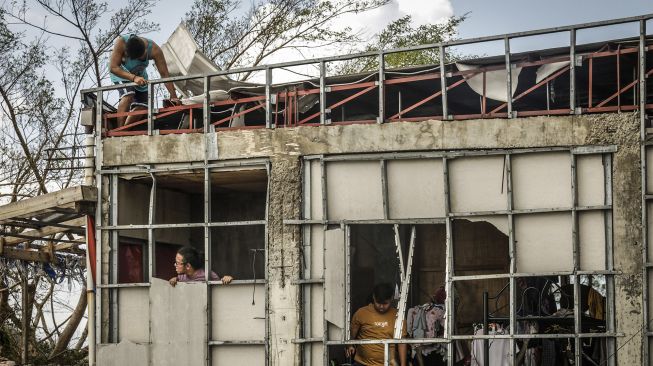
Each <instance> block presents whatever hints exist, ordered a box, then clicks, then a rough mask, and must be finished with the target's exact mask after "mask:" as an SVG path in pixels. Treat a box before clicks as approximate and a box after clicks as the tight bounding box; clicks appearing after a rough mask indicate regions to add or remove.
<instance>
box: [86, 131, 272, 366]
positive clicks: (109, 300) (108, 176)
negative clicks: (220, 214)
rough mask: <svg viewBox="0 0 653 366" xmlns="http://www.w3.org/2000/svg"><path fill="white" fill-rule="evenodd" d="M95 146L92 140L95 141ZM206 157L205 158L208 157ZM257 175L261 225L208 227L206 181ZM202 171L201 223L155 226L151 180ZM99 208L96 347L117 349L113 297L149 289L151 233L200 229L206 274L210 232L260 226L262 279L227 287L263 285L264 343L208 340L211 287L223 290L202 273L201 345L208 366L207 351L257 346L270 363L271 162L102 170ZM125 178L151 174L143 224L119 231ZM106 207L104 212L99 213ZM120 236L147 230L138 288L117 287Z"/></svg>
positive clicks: (153, 245)
mask: <svg viewBox="0 0 653 366" xmlns="http://www.w3.org/2000/svg"><path fill="white" fill-rule="evenodd" d="M96 142H97V138H96ZM207 154H208V152H207ZM98 155H99V156H98V157H96V162H100V161H101V160H100V159H101V156H102V155H101V149H99V151H98ZM244 168H246V169H260V170H264V171H265V173H266V194H265V217H264V218H262V219H260V220H252V221H235V222H234V221H212V220H211V217H210V215H211V211H210V209H211V177H210V175H211V174H212V173H215V172H219V171H236V170H242V169H244ZM198 169H199V170H203V172H204V173H203V174H204V182H203V185H204V192H203V197H204V203H203V213H204V220H203V222H201V223H175V224H156V223H155V222H154V213H155V212H156V200H155V197H156V180H155V176H156V175H157V174H166V173H171V172H176V173H179V172H184V171H190V170H194V171H196V170H198ZM97 174H98V182H101V183H100V184H98V191H99V192H98V205H97V213H96V217H101V218H104V222H106V223H107V225H98V226H96V235H97V241H98V243H102V246H103V247H106V246H109V248H110V250H109V253H108V255H109V258H107V259H105V258H103V254H104V255H106V254H105V253H102V251H101V250H99V251H98V254H97V258H96V264H97V266H98V267H97V268H103V267H102V264H103V261H105V260H107V261H108V268H109V270H108V272H106V271H98V273H97V278H96V284H97V285H96V287H97V288H98V290H97V291H96V334H98V335H99V338H98V339H99V340H101V341H100V342H97V343H99V344H100V343H118V342H119V329H118V324H119V319H118V316H119V311H118V309H119V306H118V301H119V298H118V293H119V291H120V290H121V289H124V288H149V287H150V286H151V282H152V278H153V274H154V263H153V262H154V254H153V253H154V251H155V248H156V238H155V236H154V232H155V230H157V229H175V228H191V227H194V228H197V227H201V228H203V229H204V240H203V241H204V253H205V258H204V266H205V268H211V228H213V227H219V226H223V227H224V226H242V225H250V226H251V225H261V226H263V227H264V228H265V229H264V248H263V252H264V254H263V258H264V263H265V269H264V276H262V277H263V278H261V279H256V280H238V279H235V280H233V281H232V282H231V283H230V284H229V286H248V285H257V284H263V285H264V292H265V295H264V298H265V306H264V307H265V309H266V311H265V319H264V322H265V325H264V338H263V339H260V340H255V341H252V340H248V341H239V340H216V339H213V338H212V334H211V333H212V327H211V312H212V306H211V291H212V289H213V288H214V287H215V286H222V285H223V283H222V281H212V280H210V277H209V276H210V273H211V271H206V279H205V281H206V284H207V291H208V293H207V307H206V308H207V314H206V316H207V329H206V333H207V343H206V352H207V355H208V356H207V357H208V364H211V362H212V361H211V357H212V349H213V348H214V347H219V346H222V345H237V346H262V347H264V353H265V364H266V365H267V364H268V363H269V338H270V337H269V326H268V324H269V319H268V311H267V309H268V308H269V298H268V293H269V291H268V263H267V253H268V222H269V221H268V219H269V217H268V205H269V195H270V193H269V188H270V187H269V182H270V162H269V160H267V159H247V160H233V161H225V162H210V161H208V160H205V161H204V162H203V163H201V162H200V163H174V164H161V165H149V166H143V165H137V166H121V167H113V168H107V169H105V170H98V171H97ZM128 174H150V176H151V177H152V179H153V180H154V181H153V184H152V186H151V187H150V199H149V207H148V223H147V224H139V225H128V224H123V225H118V204H119V202H118V181H119V179H120V177H121V176H123V175H128ZM103 190H105V191H106V192H107V193H106V196H107V197H106V198H108V202H107V203H108V205H106V206H103V205H102V203H104V199H105V198H104V197H103V196H102V194H101V193H102V191H103ZM104 207H106V210H105V209H104ZM121 230H147V232H148V235H147V237H148V239H147V240H146V245H147V253H145V255H146V256H147V258H146V263H147V268H144V272H146V273H147V276H146V281H144V282H143V283H117V282H118V281H117V278H118V277H117V276H118V275H117V272H118V250H114V247H115V245H117V243H118V239H119V234H118V233H119V231H121ZM103 309H104V310H105V313H108V314H109V322H108V323H104V324H103V323H102V314H103V313H102V311H103Z"/></svg>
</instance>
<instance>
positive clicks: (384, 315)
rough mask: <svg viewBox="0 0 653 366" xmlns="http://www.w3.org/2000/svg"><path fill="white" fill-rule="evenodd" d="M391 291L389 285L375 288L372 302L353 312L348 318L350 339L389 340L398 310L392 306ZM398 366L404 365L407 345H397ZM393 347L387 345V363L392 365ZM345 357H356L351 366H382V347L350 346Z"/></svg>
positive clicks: (367, 345)
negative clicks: (349, 320) (349, 319)
mask: <svg viewBox="0 0 653 366" xmlns="http://www.w3.org/2000/svg"><path fill="white" fill-rule="evenodd" d="M393 295H394V289H393V288H392V286H391V285H390V284H388V283H381V284H378V285H376V286H374V290H373V292H372V303H370V304H368V305H367V306H364V307H362V308H360V309H358V310H357V311H356V313H354V316H353V317H352V319H351V339H392V338H393V336H394V329H395V320H396V319H397V309H395V308H394V307H392V305H391V302H392V296H393ZM405 336H406V323H405V322H404V325H403V329H402V337H405ZM397 348H398V349H399V364H400V365H401V366H406V355H407V346H406V344H399V346H398V347H397ZM394 349H395V346H394V345H392V346H390V352H389V357H390V363H391V364H392V365H395V364H396V363H395V362H394ZM345 353H346V355H347V357H350V356H352V355H355V357H354V365H357V366H360V365H364V366H383V357H384V356H383V345H382V344H360V345H358V346H357V347H353V346H350V347H348V348H347V349H346V350H345Z"/></svg>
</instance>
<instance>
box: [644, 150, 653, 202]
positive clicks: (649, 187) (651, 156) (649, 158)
mask: <svg viewBox="0 0 653 366" xmlns="http://www.w3.org/2000/svg"><path fill="white" fill-rule="evenodd" d="M646 162H647V165H646V193H648V194H652V193H653V147H650V146H648V147H647V148H646Z"/></svg>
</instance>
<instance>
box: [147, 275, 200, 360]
mask: <svg viewBox="0 0 653 366" xmlns="http://www.w3.org/2000/svg"><path fill="white" fill-rule="evenodd" d="M206 286H207V285H206V283H202V282H192V283H178V284H177V286H175V287H172V286H170V284H169V283H168V281H165V280H159V279H157V278H153V279H152V284H151V286H150V314H151V316H150V329H151V342H152V353H151V357H152V364H153V365H156V366H165V365H202V364H204V362H205V360H206V356H207V354H206V351H207V349H206V344H207V339H206V306H207V305H206V304H207V301H206V300H207V288H206Z"/></svg>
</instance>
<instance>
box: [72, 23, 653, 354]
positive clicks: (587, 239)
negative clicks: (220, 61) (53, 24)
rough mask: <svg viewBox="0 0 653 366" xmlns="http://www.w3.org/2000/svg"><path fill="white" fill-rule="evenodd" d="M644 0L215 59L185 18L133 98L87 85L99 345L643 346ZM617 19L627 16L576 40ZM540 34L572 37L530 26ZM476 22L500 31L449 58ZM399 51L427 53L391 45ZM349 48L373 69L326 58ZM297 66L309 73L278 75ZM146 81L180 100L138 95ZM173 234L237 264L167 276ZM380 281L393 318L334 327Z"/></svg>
mask: <svg viewBox="0 0 653 366" xmlns="http://www.w3.org/2000/svg"><path fill="white" fill-rule="evenodd" d="M651 19H653V14H649V15H645V16H639V17H633V18H627V19H617V20H611V21H605V22H597V23H588V24H580V25H573V26H567V27H559V28H554V29H543V30H538V31H529V32H522V33H514V34H507V35H500V36H490V37H484V38H482V39H473V40H460V41H453V42H448V43H443V44H436V45H425V46H419V47H414V48H410V49H400V50H385V51H381V52H371V53H366V54H358V55H347V56H342V57H335V56H334V57H329V58H323V59H316V60H303V61H297V62H287V63H283V64H274V65H266V66H261V67H257V68H251V69H239V70H225V71H221V70H218V69H217V67H215V65H214V64H213V63H211V62H210V61H209V60H208V59H207V58H206V57H204V56H203V55H202V54H201V52H199V51H198V49H197V46H196V45H195V43H194V41H193V40H192V38H189V35H188V32H187V31H186V30H185V28H183V27H180V28H179V29H178V30H177V31H176V32H175V33H174V34H173V36H172V37H171V38H170V40H169V41H168V42H167V43H166V44H165V45H162V49H163V50H164V52H165V53H166V59H167V60H168V63H169V69H170V70H171V73H172V74H173V75H176V76H173V77H171V78H169V79H161V80H154V81H152V82H151V83H150V84H149V88H150V93H149V95H150V99H149V105H148V110H147V111H137V112H128V113H127V114H130V115H134V116H140V118H139V119H140V120H139V121H136V122H133V123H130V124H127V125H125V126H117V124H116V123H115V120H116V118H117V117H121V114H119V113H116V110H115V109H114V108H113V107H112V105H111V104H110V103H107V102H106V100H107V98H109V96H110V95H111V94H112V93H116V92H115V89H116V88H118V87H119V86H109V87H103V88H97V89H89V90H86V91H84V93H83V99H84V102H85V103H86V109H85V111H84V114H83V115H84V118H83V123H84V124H86V125H87V126H88V127H89V131H91V130H92V131H93V144H94V146H95V170H94V173H95V177H96V187H97V193H98V196H97V197H98V198H97V200H98V201H97V208H96V213H95V220H96V221H95V222H96V224H95V228H96V230H95V233H94V234H95V235H94V238H93V240H94V242H95V243H96V245H97V254H96V256H95V258H93V260H94V265H95V267H96V268H97V271H96V273H95V283H96V293H95V300H96V301H95V320H96V322H95V331H96V332H95V333H96V342H95V344H96V345H97V349H96V352H97V353H96V354H97V364H99V365H169V364H170V365H171V364H186V365H231V364H236V363H238V364H243V365H269V366H286V365H314V366H317V365H321V366H326V365H341V364H345V363H347V362H350V361H351V360H348V359H347V358H346V357H345V355H344V349H345V347H346V346H348V345H357V344H364V343H366V344H379V345H381V347H383V348H384V352H385V354H386V364H391V362H390V358H391V357H392V353H391V352H390V349H391V347H390V345H392V344H396V343H408V344H409V345H410V348H411V349H412V352H411V356H412V357H414V359H415V361H414V362H415V363H414V364H415V365H442V364H446V365H462V364H466V362H470V363H471V364H472V365H487V364H488V362H486V361H487V360H488V358H489V359H490V360H496V359H503V360H506V361H505V362H506V363H504V364H515V365H522V364H529V365H532V364H537V365H552V364H556V365H563V364H568V365H573V364H575V365H599V364H602V365H636V364H648V363H649V354H651V352H650V346H651V345H653V342H652V341H653V340H652V339H651V336H652V335H653V326H652V325H651V324H650V322H649V318H650V315H649V312H650V311H649V310H650V306H651V305H650V303H651V302H650V301H649V297H648V294H649V291H650V288H651V285H653V283H652V281H653V273H652V272H651V270H650V269H651V268H652V267H653V264H652V263H653V259H652V257H651V255H652V254H651V253H650V251H649V250H648V242H649V238H651V235H653V233H652V232H651V230H649V227H651V229H653V223H651V220H653V212H651V210H653V205H651V201H650V199H651V197H653V168H652V167H649V166H648V164H647V162H648V161H649V158H653V148H651V147H649V132H650V128H651V126H650V117H649V114H650V113H651V110H653V83H651V82H650V80H651V74H652V73H653V36H651V34H653V32H652V30H653V23H652V21H651ZM622 24H626V25H628V26H630V27H632V28H633V29H635V33H634V34H633V35H632V36H630V37H624V38H620V39H612V38H609V37H605V39H604V40H600V41H596V40H593V41H591V42H583V41H580V40H579V39H577V34H581V33H582V34H592V33H593V32H595V31H596V32H598V30H597V29H600V27H609V26H615V25H622ZM598 33H600V32H598ZM551 34H557V35H562V37H564V39H565V41H566V44H565V45H563V46H560V47H557V46H556V47H539V46H538V47H533V46H532V44H540V43H539V41H537V40H538V39H541V38H538V37H547V36H549V35H551ZM524 40H528V42H529V43H530V44H531V49H530V50H525V51H519V52H514V51H512V52H511V45H512V44H513V43H515V42H521V41H524ZM483 42H500V43H501V44H502V47H503V49H504V54H502V55H499V56H488V57H479V58H470V59H460V60H457V61H456V62H454V61H452V60H451V59H450V58H449V57H447V54H448V52H450V50H454V49H455V48H456V47H458V46H462V45H474V44H478V43H483ZM402 52H436V53H437V55H438V57H439V62H436V63H435V64H433V65H422V66H415V67H404V68H400V69H396V68H390V67H386V62H385V59H386V58H387V57H389V56H390V55H393V54H397V53H402ZM357 58H372V59H374V60H376V63H375V65H376V66H375V69H374V70H371V71H369V72H361V73H358V74H353V75H330V72H329V70H331V69H330V68H329V65H330V64H333V63H337V62H341V61H343V60H352V59H357ZM302 65H310V66H314V67H315V68H316V70H319V76H317V77H315V78H312V77H307V78H305V79H303V80H298V81H293V82H284V83H275V82H274V80H273V75H274V72H276V71H279V70H282V69H287V68H292V67H297V66H302ZM244 72H259V73H262V74H263V75H265V83H261V84H255V83H243V82H237V81H235V80H236V78H234V77H232V76H233V75H236V74H241V73H244ZM163 81H173V82H174V83H175V86H176V88H177V90H178V91H179V93H180V95H182V96H183V105H181V106H167V105H164V104H162V103H161V101H159V100H158V99H156V95H155V93H154V91H155V89H156V88H157V86H160V84H161V83H162V82H163ZM123 115H124V114H123ZM185 245H190V246H193V247H195V248H196V249H198V250H199V251H201V252H203V253H204V267H205V268H207V269H211V270H212V271H214V272H216V273H217V274H219V275H225V274H227V275H232V276H233V277H234V278H235V279H234V281H232V283H230V284H223V283H222V282H221V281H219V280H216V281H213V280H210V278H209V277H208V276H209V275H208V274H209V272H210V271H207V277H206V281H199V282H194V283H183V284H178V285H177V286H175V287H172V286H170V284H169V283H168V280H169V279H170V278H172V277H173V276H175V271H174V267H173V262H174V260H175V259H174V258H175V253H176V251H177V249H179V248H180V247H181V246H185ZM382 282H383V283H390V284H392V286H393V287H394V288H395V300H396V307H397V309H398V316H397V321H396V323H395V324H396V325H395V326H396V329H395V337H394V338H392V339H376V340H369V339H368V340H360V339H352V337H351V335H350V332H349V329H350V326H351V317H352V315H353V313H354V312H355V311H356V310H357V309H358V308H360V307H362V306H364V305H366V304H367V303H368V302H369V298H370V293H371V289H372V287H373V286H374V284H377V283H382ZM424 312H426V313H428V314H429V315H428V317H427V319H428V321H427V323H428V326H425V325H420V324H418V323H420V322H421V319H422V318H419V316H420V315H416V314H419V313H424ZM402 325H406V326H407V329H408V333H409V335H408V336H407V337H404V338H401V337H399V333H400V332H399V331H400V329H401V326H402ZM487 330H489V332H486V331H487ZM485 333H487V335H486V334H485ZM398 338H401V339H398ZM651 351H653V350H651ZM651 356H653V354H652V355H651ZM497 357H499V358H497ZM547 357H548V358H547ZM527 360H531V361H532V360H536V362H537V363H526V362H531V361H527ZM545 360H548V361H547V362H551V360H554V361H552V362H554V363H545ZM467 364H469V363H467ZM489 364H490V365H492V364H493V363H492V361H491V362H489ZM494 364H496V363H494Z"/></svg>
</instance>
